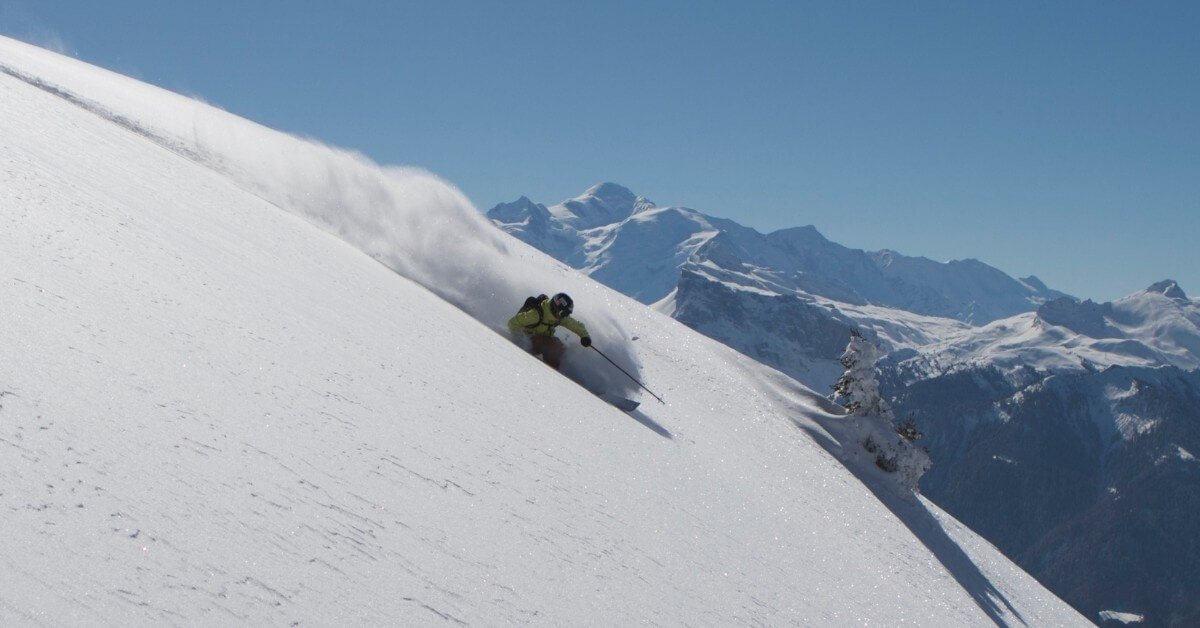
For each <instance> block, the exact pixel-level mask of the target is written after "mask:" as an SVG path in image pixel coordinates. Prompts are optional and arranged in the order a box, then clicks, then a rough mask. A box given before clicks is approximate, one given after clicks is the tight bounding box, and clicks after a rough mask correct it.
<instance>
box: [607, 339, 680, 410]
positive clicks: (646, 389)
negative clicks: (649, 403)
mask: <svg viewBox="0 0 1200 628" xmlns="http://www.w3.org/2000/svg"><path fill="white" fill-rule="evenodd" d="M591 347H592V348H593V349H596V345H591ZM596 353H599V354H600V357H602V358H604V359H605V360H608V363H609V364H611V365H613V366H615V367H617V370H618V371H621V372H622V373H624V374H625V377H628V378H629V379H632V380H633V383H635V384H637V385H638V386H641V387H642V390H644V391H646V392H648V393H650V396H651V397H654V398H655V399H657V400H658V402H659V403H661V404H663V405H664V406H665V405H667V402H665V401H663V400H662V397H659V396H658V395H656V394H654V391H652V390H650V389H649V388H646V385H645V384H643V383H641V382H639V381H637V378H636V377H634V376H632V375H630V374H629V371H626V370H625V369H623V368H621V365H619V364H617V363H616V362H613V361H612V358H610V357H608V356H606V355H604V352H603V351H601V350H599V349H596Z"/></svg>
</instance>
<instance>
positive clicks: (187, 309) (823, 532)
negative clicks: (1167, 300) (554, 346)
mask: <svg viewBox="0 0 1200 628" xmlns="http://www.w3.org/2000/svg"><path fill="white" fill-rule="evenodd" d="M0 66H2V67H3V70H4V72H3V73H0V138H3V141H0V233H2V234H3V246H0V304H2V306H0V307H2V310H0V312H2V313H3V324H0V356H2V358H3V359H0V509H2V511H3V512H4V519H3V520H4V524H5V525H4V534H2V535H0V579H2V581H0V624H4V625H56V626H57V625H76V624H85V625H93V624H101V625H195V624H234V623H237V624H251V625H264V624H269V625H284V624H292V623H298V624H302V625H303V624H310V625H352V624H353V625H359V624H363V625H382V624H389V625H397V624H400V625H404V624H416V625H441V624H443V623H444V624H452V625H457V624H468V625H507V624H540V625H557V626H562V625H633V624H651V625H654V624H659V625H680V624H689V625H714V626H716V625H719V626H727V625H739V624H770V625H788V624H799V625H812V624H832V625H845V624H865V623H872V624H878V623H886V624H888V625H902V624H921V625H986V624H988V623H990V622H993V621H994V622H997V623H1002V624H1009V625H1021V624H1028V625H1073V624H1079V625H1083V624H1085V621H1084V619H1083V618H1081V617H1079V616H1078V615H1077V614H1075V613H1074V611H1072V610H1071V609H1070V608H1069V607H1067V606H1066V605H1065V604H1063V603H1062V602H1061V601H1059V600H1058V599H1057V598H1055V597H1054V596H1053V595H1051V594H1050V593H1048V592H1047V591H1045V590H1044V589H1043V588H1041V587H1040V586H1039V585H1038V584H1037V583H1036V582H1035V581H1033V580H1032V579H1031V578H1029V577H1028V576H1027V575H1025V574H1024V573H1023V572H1021V571H1020V570H1019V569H1017V568H1016V567H1014V566H1013V565H1012V563H1011V562H1009V561H1008V560H1007V559H1005V558H1003V557H1002V556H1000V554H999V553H998V552H996V551H995V550H994V549H993V548H992V547H991V546H990V545H988V544H987V543H986V542H983V541H981V540H980V539H979V538H978V537H976V536H975V535H974V534H972V533H971V532H970V531H968V530H966V529H964V528H963V527H962V526H961V525H959V524H958V523H956V522H955V521H953V520H952V519H951V518H949V517H948V516H946V515H945V514H943V513H941V512H940V511H939V510H938V509H937V508H936V507H934V506H932V505H931V504H929V503H928V502H926V501H924V500H920V499H916V498H913V497H912V496H910V495H904V494H903V493H901V492H899V491H897V490H895V489H894V488H893V485H892V484H891V483H890V482H889V481H888V480H887V478H885V477H882V476H880V475H877V474H875V473H874V472H873V470H872V469H871V467H870V465H869V464H864V462H863V461H862V460H860V459H859V458H858V454H857V451H858V449H857V447H855V446H853V445H852V444H851V446H848V447H847V448H846V449H845V450H843V448H842V447H841V445H840V443H839V442H838V440H837V435H838V433H839V430H838V417H837V416H836V415H835V414H832V413H831V412H832V409H829V408H826V407H825V406H824V404H823V402H822V400H821V399H820V398H819V397H818V396H817V395H815V394H813V393H811V392H810V391H808V390H807V389H804V388H802V387H800V386H798V385H796V384H795V383H794V382H792V381H791V380H788V379H787V378H784V377H782V376H780V375H779V374H777V373H775V372H773V371H770V370H768V369H765V368H763V367H760V366H757V365H755V364H753V363H751V362H749V361H748V360H746V359H744V358H741V357H739V356H738V355H737V354H735V353H733V352H732V351H730V350H728V349H726V348H724V347H722V346H720V345H717V344H716V343H714V342H712V341H710V340H707V339H705V338H703V337H700V336H698V335H697V334H695V333H694V332H691V331H690V330H688V329H686V328H684V327H683V326H682V325H679V324H677V323H675V322H673V321H671V320H670V319H668V318H666V317H664V316H662V315H661V314H658V313H655V312H653V311H651V310H650V309H648V308H646V307H643V306H641V305H638V304H636V303H634V302H633V301H631V300H629V299H627V298H625V297H622V296H620V295H618V294H616V293H614V292H612V291H610V290H608V289H606V288H603V287H601V286H600V285H598V284H596V283H594V282H592V281H591V280H588V279H586V278H584V277H582V276H581V275H579V274H578V273H576V272H574V271H571V270H569V269H567V268H565V267H563V266H561V265H559V264H557V263H554V262H551V261H550V260H549V259H548V258H545V257H543V256H542V255H541V254H539V253H536V252H534V251H532V250H531V249H529V248H528V247H525V246H524V245H521V244H519V243H516V242H515V241H514V240H511V239H509V238H508V237H507V236H504V235H503V234H501V233H499V232H498V231H496V230H494V229H492V228H491V227H490V226H489V225H488V224H487V223H486V221H484V220H483V219H482V218H481V217H479V215H478V213H477V212H476V211H475V209H474V208H473V207H472V206H471V204H470V202H469V201H468V200H467V199H465V198H464V197H463V196H462V194H460V193H459V192H458V191H457V190H455V189H454V188H453V187H452V186H450V185H448V184H446V183H444V182H442V181H439V180H438V179H437V178H435V177H433V176H432V175H429V174H427V173H424V172H421V171H418V170H411V169H388V168H380V167H378V166H375V165H373V164H371V163H369V162H368V161H366V160H365V159H363V158H361V157H358V156H355V155H353V154H349V153H345V152H342V151H339V150H335V149H331V148H327V147H323V146H320V145H317V144H314V143H311V142H307V141H302V140H298V139H294V138H290V137H287V136H284V135H281V134H278V133H275V132H273V131H270V130H268V129H265V128H262V127H260V126H257V125H254V124H252V123H249V122H246V121H244V120H240V119H238V118H236V117H234V116H232V115H229V114H226V113H223V112H220V111H217V110H215V109H212V108H209V107H207V106H205V105H203V104H201V103H198V102H195V101H191V100H187V99H184V98H182V97H179V96H176V95H173V94H170V93H167V92H163V91H161V90H158V89H156V88H152V87H149V86H146V85H144V84H141V83H138V82H136V81H132V80H130V79H127V78H124V77H120V76H117V75H114V74H110V73H108V72H105V71H102V70H98V69H96V68H92V67H89V66H85V65H83V64H80V63H78V62H74V61H72V60H69V59H65V58H62V57H59V56H57V55H53V54H50V53H47V52H44V51H41V50H38V49H34V48H31V47H28V46H25V45H23V44H19V43H17V42H14V41H11V40H8V39H0ZM335 236H336V237H335ZM380 262H382V263H380ZM534 290H539V291H551V290H566V291H568V292H571V293H572V294H573V295H574V296H575V299H576V303H577V309H578V313H579V315H580V317H581V318H582V319H583V320H585V322H587V324H588V325H589V326H590V327H592V328H593V329H594V330H595V336H596V338H597V341H596V342H597V346H599V347H601V348H603V349H605V350H606V352H609V354H610V356H612V357H615V358H616V359H617V360H618V361H619V362H620V363H622V364H623V365H625V366H627V367H629V368H630V369H631V370H632V371H633V372H634V373H636V374H637V375H638V377H640V378H642V379H643V381H644V382H645V383H646V384H647V385H648V386H649V387H650V388H651V389H653V390H655V392H656V393H658V394H660V395H661V396H663V398H664V399H665V400H666V401H667V402H668V403H667V404H665V405H663V404H659V403H658V402H656V401H654V400H652V399H650V398H648V397H646V396H645V395H641V396H640V397H639V398H640V400H641V401H642V406H641V410H640V411H639V412H637V413H634V414H632V415H631V414H625V413H622V412H619V411H616V410H615V409H613V408H612V407H611V406H609V405H607V404H605V403H603V402H601V401H599V400H598V399H596V398H595V397H594V396H593V395H592V394H590V393H589V392H587V391H586V390H584V389H583V388H581V387H580V386H577V385H576V384H574V383H572V382H571V381H569V380H567V379H565V378H563V377H561V376H559V375H558V374H556V373H554V372H553V371H552V370H550V369H548V368H546V367H545V366H544V365H542V364H540V363H539V362H538V361H536V360H534V359H533V358H531V357H529V356H528V355H526V354H525V353H524V352H523V351H522V350H521V349H520V348H519V347H517V346H516V345H514V344H513V343H512V342H510V341H509V339H507V337H505V336H504V335H503V334H501V333H500V332H499V331H498V329H499V327H500V326H502V324H503V321H504V319H505V318H507V316H508V314H509V313H510V312H511V311H512V310H513V309H514V308H515V307H516V305H517V304H518V303H519V301H520V299H521V298H522V297H523V296H524V294H525V293H527V292H529V291H534ZM568 340H569V341H570V340H571V339H568ZM593 353H594V352H590V351H584V350H583V349H582V348H581V347H579V346H578V345H577V344H574V345H572V349H571V350H570V353H569V356H570V357H569V361H573V363H574V364H573V366H572V367H571V368H572V369H573V372H574V373H575V375H576V377H577V378H578V379H580V380H582V381H584V382H585V383H587V384H588V385H590V386H593V387H608V388H610V389H612V388H617V387H619V386H624V388H621V390H622V392H625V393H627V394H629V395H631V396H637V395H638V393H637V389H636V387H633V386H632V385H628V384H618V383H617V382H618V381H620V380H619V378H617V377H615V376H612V373H611V368H610V367H608V365H607V363H605V362H602V361H601V360H600V358H599V357H597V356H595V355H593ZM606 369H608V370H606ZM839 459H841V460H844V461H845V464H843V462H839Z"/></svg>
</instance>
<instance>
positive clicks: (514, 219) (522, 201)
mask: <svg viewBox="0 0 1200 628" xmlns="http://www.w3.org/2000/svg"><path fill="white" fill-rule="evenodd" d="M531 216H539V217H545V218H546V219H549V216H550V212H549V211H547V210H546V207H545V206H543V205H539V204H537V203H534V202H533V201H531V200H529V197H527V196H522V197H521V198H518V199H517V200H515V201H513V202H511V203H500V204H499V205H497V206H495V207H493V208H492V210H491V211H489V212H488V218H491V219H492V220H496V221H498V222H502V223H507V224H513V223H519V222H522V221H525V220H528V219H529V218H530V217H531Z"/></svg>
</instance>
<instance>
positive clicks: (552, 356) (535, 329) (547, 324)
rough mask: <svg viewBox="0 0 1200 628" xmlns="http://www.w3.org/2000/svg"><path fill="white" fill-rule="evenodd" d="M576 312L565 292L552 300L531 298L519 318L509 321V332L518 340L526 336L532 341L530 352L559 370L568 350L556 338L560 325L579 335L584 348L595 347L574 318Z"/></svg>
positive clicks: (585, 329) (540, 297) (580, 323)
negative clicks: (519, 336) (522, 335)
mask: <svg viewBox="0 0 1200 628" xmlns="http://www.w3.org/2000/svg"><path fill="white" fill-rule="evenodd" d="M574 308H575V303H574V301H572V300H571V297H569V296H567V295H566V294H564V293H562V292H559V293H558V294H556V295H554V296H553V297H549V298H547V297H546V295H541V296H538V297H529V298H528V299H526V300H525V305H524V306H522V307H521V309H520V311H518V312H517V314H516V316H513V317H512V318H510V319H509V320H508V330H509V331H510V332H512V334H513V335H514V336H516V335H517V334H518V333H522V332H523V333H524V334H525V335H526V336H527V337H528V338H529V343H530V347H529V352H530V353H532V354H533V355H540V356H542V361H543V362H545V363H546V364H549V365H550V366H553V367H554V368H556V369H557V368H558V366H559V364H561V363H562V356H563V352H564V351H566V350H567V348H566V346H565V345H563V343H562V341H561V340H559V339H558V338H557V337H556V336H555V335H554V331H555V330H556V329H557V328H558V326H559V325H562V326H563V327H566V328H567V329H569V330H571V331H573V332H575V334H576V335H578V336H579V342H580V344H582V345H583V346H585V347H590V346H592V338H591V337H590V336H589V335H588V330H587V327H585V326H584V324H583V323H582V322H580V321H579V320H577V319H575V318H572V317H571V311H572V310H573V309H574Z"/></svg>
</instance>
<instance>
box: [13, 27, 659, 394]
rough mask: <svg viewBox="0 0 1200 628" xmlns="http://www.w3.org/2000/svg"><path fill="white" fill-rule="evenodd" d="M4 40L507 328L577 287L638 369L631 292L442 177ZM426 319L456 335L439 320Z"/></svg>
mask: <svg viewBox="0 0 1200 628" xmlns="http://www.w3.org/2000/svg"><path fill="white" fill-rule="evenodd" d="M4 45H5V47H6V48H11V50H7V51H6V52H7V53H8V54H9V55H10V57H15V58H18V59H20V63H19V67H21V68H26V69H29V70H32V71H33V72H34V75H29V74H26V73H24V72H22V71H20V70H16V69H14V68H12V67H7V66H2V65H0V71H3V72H5V73H6V74H9V75H12V76H15V77H17V78H20V79H22V80H25V81H26V82H29V83H31V84H34V85H36V86H37V87H40V88H42V89H44V90H46V91H49V92H51V93H54V94H55V95H57V96H60V97H62V98H65V99H67V100H69V101H72V102H74V103H75V104H77V105H79V106H81V107H84V108H86V109H88V110H90V111H92V112H93V113H95V114H96V115H99V116H101V117H105V118H108V119H109V120H111V121H112V122H114V123H117V124H121V125H123V126H126V127H128V128H129V129H130V130H132V131H134V132H136V133H139V134H141V135H143V136H145V137H147V138H149V139H151V140H153V141H155V142H156V143H158V144H160V145H162V146H163V147H165V148H167V149H169V150H172V151H174V152H177V153H180V154H182V155H185V156H187V157H189V158H191V159H193V160H195V161H198V162H200V163H203V164H204V165H206V166H209V167H210V168H212V169H213V170H215V171H216V172H218V173H220V174H221V175H223V176H226V177H228V178H230V179H231V180H233V181H234V182H236V183H237V184H238V185H239V186H240V187H242V188H243V189H246V190H248V191H251V192H253V193H255V194H256V195H258V196H260V197H261V198H263V199H265V200H267V201H269V202H271V203H273V204H274V205H276V206H278V207H279V208H280V209H283V210H284V211H287V212H289V213H292V214H295V215H297V216H301V217H303V218H304V219H306V220H308V221H309V222H312V223H313V224H316V225H319V226H320V227H322V228H324V229H326V230H327V231H329V232H331V233H333V234H336V235H337V236H338V237H339V238H341V239H343V240H345V241H346V242H348V243H349V244H351V245H353V246H355V247H357V248H358V249H360V250H362V251H363V252H364V253H366V254H368V255H370V256H372V257H374V258H375V259H376V260H378V261H379V262H381V263H383V264H384V265H386V266H388V267H389V268H391V269H393V270H394V271H396V272H397V273H398V274H400V275H402V276H404V277H406V278H408V279H410V280H412V281H414V282H416V283H418V284H421V285H422V286H424V287H426V288H427V289H429V290H430V291H432V292H433V293H435V294H437V295H438V296H440V297H442V298H443V299H445V300H446V301H449V302H450V303H452V304H454V305H455V306H457V307H459V308H460V309H462V310H463V311H465V312H467V313H468V314H470V315H471V316H472V317H474V318H475V319H476V320H478V321H480V322H481V323H483V324H484V325H486V326H488V327H491V328H493V329H496V330H497V331H499V332H501V333H507V330H506V329H505V326H504V324H505V322H506V321H507V319H508V318H509V317H510V316H511V315H512V314H513V313H514V312H515V311H516V309H517V308H518V307H519V306H520V304H521V303H522V302H523V301H524V299H525V297H526V296H528V295H530V294H537V293H547V294H552V293H554V292H559V291H562V292H567V293H569V294H571V295H572V296H573V297H574V299H575V303H576V315H577V316H578V317H579V318H580V319H581V320H583V321H584V323H585V324H587V326H588V329H589V331H590V332H591V334H592V336H593V338H594V340H595V344H596V345H597V346H598V347H602V348H603V350H604V352H605V354H606V355H608V356H609V357H610V358H612V359H613V360H614V361H615V362H617V363H618V364H620V365H621V366H622V367H624V368H625V369H626V370H628V371H630V372H631V373H632V374H633V375H634V376H637V375H638V370H639V368H638V361H637V359H636V357H635V356H634V354H633V353H632V351H631V350H630V347H629V342H628V338H629V337H628V334H627V333H625V331H624V330H623V328H622V326H621V325H620V323H619V322H618V319H617V317H616V313H617V311H618V310H620V309H622V308H624V307H630V305H626V304H625V303H624V300H625V299H624V298H623V297H620V296H619V295H617V294H616V293H614V292H612V291H610V290H608V289H607V288H603V287H602V286H600V285H599V284H596V283H595V282H593V281H591V280H590V279H587V278H585V277H583V276H582V275H580V274H578V273H577V272H575V271H573V270H571V269H569V268H567V267H566V266H563V265H562V264H560V263H558V262H556V261H554V260H552V259H551V258H549V257H546V256H544V255H543V254H541V253H540V252H537V251H535V250H534V249H532V248H531V247H528V246H527V245H525V244H523V243H521V242H519V241H517V240H515V239H513V238H511V237H509V236H508V235H506V234H504V233H503V232H501V231H500V230H499V229H496V228H495V227H494V226H493V225H492V224H491V223H490V222H489V221H488V220H487V219H486V218H485V217H484V216H483V215H482V213H481V212H479V211H478V210H477V209H476V207H475V206H474V205H473V204H472V203H471V201H470V200H469V199H468V198H467V197H466V196H465V195H464V194H463V193H462V192H461V191H459V190H458V189H457V188H455V187H454V186H453V185H451V184H450V183H448V182H446V181H444V180H442V179H441V178H439V177H437V176H436V175H434V174H432V173H430V172H428V171H426V170H423V169H420V168H412V167H386V166H380V165H379V164H376V163H374V162H372V161H371V160H370V159H368V158H366V157H365V156H363V155H361V154H359V153H356V152H353V151H348V150H343V149H339V148H334V147H331V146H328V145H325V144H322V143H320V142H317V141H314V140H310V139H304V138H299V137H296V136H292V135H288V134H286V133H282V132H279V131H276V130H274V129H270V128H268V127H265V126H263V125H260V124H257V123H255V122H252V121H249V120H246V119H244V118H240V117H238V116H236V115H234V114H231V113H229V112H226V111H223V110H221V109H218V108H216V107H213V106H212V105H209V104H207V103H204V102H201V101H199V100H196V99H193V98H188V97H185V96H181V95H179V94H176V93H174V92H170V91H167V90H163V89H160V88H157V87H154V86H151V85H148V84H146V83H142V82H140V81H137V80H134V79H131V78H128V77H125V76H122V75H118V74H114V73H111V72H107V71H101V70H98V69H97V68H94V67H92V66H89V65H86V64H83V63H81V62H79V61H76V60H73V59H70V58H67V57H61V56H58V55H48V54H46V52H45V51H44V50H41V49H37V48H34V47H31V46H27V45H25V44H21V43H19V42H15V41H12V40H5V41H4ZM80 94H87V97H86V98H85V97H83V96H80ZM418 324H426V325H428V326H429V327H430V328H431V329H438V331H439V333H453V331H452V330H443V329H440V328H439V327H438V325H439V323H438V321H436V320H431V321H427V322H424V323H418ZM574 340H576V339H575V338H574V337H573V336H572V337H571V338H569V339H568V342H571V341H574ZM576 346H577V345H576ZM564 370H566V371H567V372H568V373H570V374H572V376H573V378H575V379H577V380H578V381H581V382H583V383H585V384H586V385H587V386H588V387H589V388H592V389H594V390H605V391H608V392H612V393H617V394H625V395H629V394H633V392H634V391H635V390H636V388H637V386H636V385H635V384H633V383H632V382H631V381H629V380H628V379H627V378H625V377H624V376H623V375H621V374H619V373H615V372H614V369H612V368H611V366H609V365H607V364H606V363H604V362H603V360H602V359H601V358H600V356H599V355H598V354H595V353H594V352H591V351H586V352H585V351H572V352H569V353H568V359H567V362H566V363H565V364H564Z"/></svg>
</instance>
